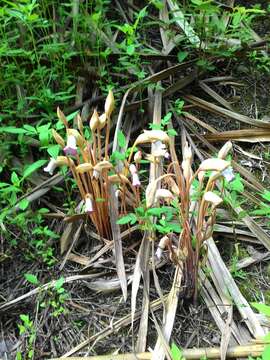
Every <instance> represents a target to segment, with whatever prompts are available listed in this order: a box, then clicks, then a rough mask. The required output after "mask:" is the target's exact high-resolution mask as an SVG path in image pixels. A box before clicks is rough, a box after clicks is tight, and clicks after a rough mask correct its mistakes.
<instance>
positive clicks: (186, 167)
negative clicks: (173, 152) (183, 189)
mask: <svg viewBox="0 0 270 360" xmlns="http://www.w3.org/2000/svg"><path fill="white" fill-rule="evenodd" d="M181 166H182V169H183V175H184V178H185V179H186V181H189V180H190V179H191V177H192V169H191V166H190V160H184V161H182V165H181Z"/></svg>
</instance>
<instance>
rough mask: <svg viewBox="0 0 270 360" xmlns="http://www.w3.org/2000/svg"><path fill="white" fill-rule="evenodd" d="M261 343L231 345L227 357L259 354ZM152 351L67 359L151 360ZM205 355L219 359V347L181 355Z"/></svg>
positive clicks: (185, 350) (184, 351)
mask: <svg viewBox="0 0 270 360" xmlns="http://www.w3.org/2000/svg"><path fill="white" fill-rule="evenodd" d="M264 347H265V345H263V344H259V345H257V344H255V345H254V344H249V345H242V346H233V347H230V348H228V351H227V359H235V358H247V357H248V356H253V357H254V356H260V355H261V354H262V352H263V350H264ZM152 356H153V355H152V353H150V352H148V353H140V354H119V355H101V356H88V357H69V358H68V359H69V360H81V359H84V360H107V359H110V360H136V359H137V360H152V359H153V357H152ZM203 356H205V357H206V358H207V359H219V358H220V348H198V349H184V350H183V357H184V358H185V359H186V360H192V359H193V360H195V359H201V358H202V357H203ZM61 359H64V358H62V357H61V358H54V359H51V360H61Z"/></svg>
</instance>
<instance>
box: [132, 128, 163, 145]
mask: <svg viewBox="0 0 270 360" xmlns="http://www.w3.org/2000/svg"><path fill="white" fill-rule="evenodd" d="M155 141H161V142H163V143H169V141H170V138H169V136H168V134H166V132H165V131H163V130H144V132H143V134H140V135H139V136H138V137H137V139H136V141H135V143H134V145H135V146H136V145H138V144H145V143H148V142H151V143H153V142H155Z"/></svg>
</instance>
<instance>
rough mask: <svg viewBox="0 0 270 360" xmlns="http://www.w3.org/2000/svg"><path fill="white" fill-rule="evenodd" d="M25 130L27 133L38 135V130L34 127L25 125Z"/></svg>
mask: <svg viewBox="0 0 270 360" xmlns="http://www.w3.org/2000/svg"><path fill="white" fill-rule="evenodd" d="M23 127H24V129H26V130H27V133H30V134H34V135H36V134H37V130H36V129H35V128H34V126H31V125H27V124H26V125H23Z"/></svg>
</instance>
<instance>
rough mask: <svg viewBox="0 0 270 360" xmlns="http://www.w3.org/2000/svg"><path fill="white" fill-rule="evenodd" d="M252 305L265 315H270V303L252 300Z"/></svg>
mask: <svg viewBox="0 0 270 360" xmlns="http://www.w3.org/2000/svg"><path fill="white" fill-rule="evenodd" d="M251 306H253V307H254V308H255V309H257V310H258V311H259V313H260V314H264V315H266V316H269V317H270V306H269V305H265V304H261V303H256V302H252V303H251Z"/></svg>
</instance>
